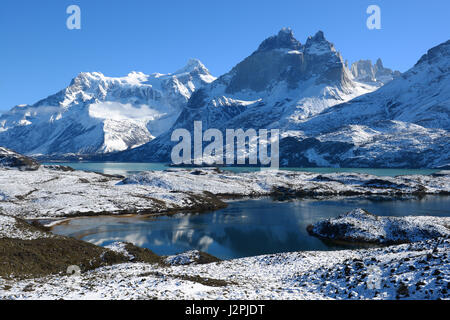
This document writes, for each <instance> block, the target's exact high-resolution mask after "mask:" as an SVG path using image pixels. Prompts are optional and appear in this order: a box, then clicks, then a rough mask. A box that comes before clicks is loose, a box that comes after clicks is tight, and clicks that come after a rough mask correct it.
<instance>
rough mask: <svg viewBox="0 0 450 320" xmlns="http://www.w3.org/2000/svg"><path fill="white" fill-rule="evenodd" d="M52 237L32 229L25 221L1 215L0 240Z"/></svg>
mask: <svg viewBox="0 0 450 320" xmlns="http://www.w3.org/2000/svg"><path fill="white" fill-rule="evenodd" d="M49 237H52V234H50V233H46V232H40V231H39V230H37V229H36V228H31V227H30V226H29V225H28V224H27V223H26V222H25V221H21V220H18V219H17V218H14V217H8V216H3V215H0V239H2V238H9V239H20V240H35V239H42V238H49Z"/></svg>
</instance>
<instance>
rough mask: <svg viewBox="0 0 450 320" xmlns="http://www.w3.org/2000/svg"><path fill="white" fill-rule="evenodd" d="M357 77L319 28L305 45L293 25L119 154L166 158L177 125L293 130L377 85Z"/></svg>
mask: <svg viewBox="0 0 450 320" xmlns="http://www.w3.org/2000/svg"><path fill="white" fill-rule="evenodd" d="M376 88H377V86H375V85H368V84H365V83H361V82H357V81H354V79H353V76H352V74H351V72H350V70H349V69H348V68H347V67H346V65H345V62H344V60H343V59H342V56H341V54H340V53H339V52H338V51H336V49H335V47H334V45H333V44H332V43H330V42H329V41H327V40H326V39H325V36H324V34H323V32H321V31H319V32H317V34H316V35H315V36H313V37H309V38H308V39H307V41H306V43H305V44H304V45H303V44H301V43H300V42H299V41H298V40H297V39H295V37H294V35H293V32H292V30H291V29H288V28H284V29H282V30H281V31H280V32H279V33H278V34H277V35H275V36H272V37H270V38H268V39H266V40H264V41H263V42H262V43H261V45H260V46H259V48H258V49H257V50H256V51H255V52H253V53H252V54H251V55H250V56H249V57H247V58H246V59H244V60H243V61H242V62H240V63H239V64H237V65H236V66H235V67H234V68H233V69H232V70H231V71H230V72H228V73H226V74H224V75H223V76H221V77H219V78H218V79H217V80H216V81H214V82H212V83H211V84H209V85H206V86H205V87H203V88H202V89H200V90H197V91H196V92H195V93H194V94H193V96H192V97H191V98H190V100H189V102H188V104H187V106H186V107H185V108H184V109H183V111H182V113H181V115H180V117H179V118H178V119H177V121H176V122H175V124H174V126H173V127H172V129H171V130H169V131H168V132H167V133H166V134H163V135H161V136H159V137H158V138H157V139H155V140H154V141H152V142H150V143H149V144H146V145H144V146H142V147H140V148H137V149H135V150H130V151H129V152H124V153H122V154H119V155H117V156H114V157H113V158H115V159H120V160H127V161H168V160H169V155H170V151H171V149H172V146H173V143H172V142H171V141H170V135H171V132H172V130H173V129H176V128H184V129H187V130H193V123H194V121H202V123H203V129H205V130H206V129H207V128H216V129H220V130H225V128H229V129H239V128H244V129H245V128H255V129H258V128H268V129H270V128H277V129H281V130H282V131H287V130H295V129H296V127H297V126H298V124H299V123H302V122H304V121H305V120H306V119H309V118H310V117H312V116H314V115H316V114H319V113H320V112H322V111H324V110H327V109H329V108H330V107H331V106H334V105H336V104H340V103H342V102H346V101H349V100H351V99H353V98H355V97H358V96H360V95H362V94H365V93H368V92H371V91H373V90H375V89H376Z"/></svg>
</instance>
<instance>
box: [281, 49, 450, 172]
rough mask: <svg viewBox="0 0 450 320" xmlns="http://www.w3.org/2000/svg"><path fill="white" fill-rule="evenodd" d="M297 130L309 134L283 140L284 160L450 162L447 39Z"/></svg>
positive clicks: (381, 164) (346, 163) (390, 164)
mask: <svg viewBox="0 0 450 320" xmlns="http://www.w3.org/2000/svg"><path fill="white" fill-rule="evenodd" d="M297 130H298V131H299V132H302V133H303V135H306V136H308V137H310V138H309V139H305V140H299V139H293V138H291V139H289V143H286V142H285V144H284V148H285V149H284V151H285V152H284V153H283V155H284V156H285V158H284V161H285V164H286V163H288V164H291V165H294V164H303V165H308V164H310V165H314V164H316V165H323V166H337V165H339V166H346V167H355V166H356V167H361V166H363V167H369V166H370V167H430V168H436V167H449V166H450V132H449V130H450V40H449V41H447V42H444V43H442V44H440V45H438V46H436V47H434V48H432V49H430V50H429V51H428V52H427V53H426V54H425V55H424V56H422V58H421V59H420V60H419V61H418V62H417V64H416V65H415V66H414V67H413V68H411V69H410V70H408V71H407V72H405V73H404V74H402V75H401V76H400V77H398V78H396V79H394V80H393V81H391V82H389V83H388V84H386V85H385V86H383V87H382V88H380V89H378V90H377V91H375V92H373V93H369V94H366V95H363V96H361V97H358V98H356V99H353V100H352V101H350V102H348V103H344V104H340V105H338V106H335V107H333V108H332V109H329V110H326V111H324V112H322V113H321V114H319V115H317V116H315V117H313V118H311V119H309V120H308V121H306V122H304V123H301V124H299V126H298V128H297ZM289 150H291V151H292V150H297V151H298V150H301V152H300V153H299V152H298V153H297V154H294V153H293V152H290V151H289Z"/></svg>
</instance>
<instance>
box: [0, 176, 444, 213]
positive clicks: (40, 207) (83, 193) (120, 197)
mask: <svg viewBox="0 0 450 320" xmlns="http://www.w3.org/2000/svg"><path fill="white" fill-rule="evenodd" d="M370 194H374V195H386V196H398V195H424V194H447V195H448V194H450V175H449V174H448V173H445V172H443V173H442V174H435V175H430V176H424V175H412V176H399V177H376V176H372V175H366V174H356V173H333V174H318V173H308V172H290V171H262V172H253V173H231V172H221V171H217V170H215V169H202V170H185V169H171V170H166V171H162V172H158V171H154V172H145V173H141V174H138V175H134V176H131V177H128V178H123V177H114V176H106V175H101V174H97V173H89V172H82V171H70V170H68V169H67V168H64V167H54V168H53V169H51V167H50V168H49V167H46V168H40V169H39V170H37V171H31V172H22V171H17V170H8V169H1V168H0V211H3V214H5V215H10V216H17V217H26V218H39V217H68V216H79V215H100V214H127V213H148V214H156V213H166V212H173V211H179V210H196V211H202V210H214V209H217V208H221V207H223V206H224V205H225V204H224V203H223V202H222V201H221V200H220V199H219V198H220V196H230V195H232V196H268V195H272V196H275V197H277V198H280V199H284V198H291V197H292V198H294V197H304V196H339V195H344V196H352V195H370Z"/></svg>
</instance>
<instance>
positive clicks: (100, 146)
mask: <svg viewBox="0 0 450 320" xmlns="http://www.w3.org/2000/svg"><path fill="white" fill-rule="evenodd" d="M214 80H215V78H214V77H213V76H211V74H210V73H209V71H208V70H207V69H206V68H205V66H204V65H203V64H202V63H201V62H200V61H198V60H195V59H191V60H190V61H189V62H188V64H187V65H186V66H185V67H184V68H182V69H180V70H178V71H177V72H175V73H173V74H159V73H155V74H151V75H146V74H143V73H141V72H132V73H130V74H128V75H127V76H126V77H122V78H111V77H106V76H104V75H103V74H101V73H98V72H93V73H80V74H79V75H78V76H77V77H76V78H75V79H73V80H72V82H71V83H70V85H69V86H68V87H67V88H65V89H63V90H62V91H60V92H58V93H56V94H54V95H52V96H49V97H48V98H46V99H43V100H41V101H39V102H37V103H36V104H34V105H31V106H29V105H19V106H16V107H14V108H13V109H12V110H11V111H9V112H8V113H5V114H3V115H2V116H1V117H0V145H2V146H5V147H8V148H12V149H14V150H17V151H18V152H21V153H26V154H67V153H75V154H92V153H105V152H113V151H121V150H126V149H129V148H134V147H137V146H139V145H142V144H144V143H146V142H148V141H150V140H151V139H153V138H154V137H155V136H158V135H159V134H161V133H162V132H164V131H165V130H167V129H168V128H170V127H171V125H172V124H173V123H174V121H175V120H176V119H177V117H178V116H179V114H180V112H181V110H182V107H183V106H184V104H186V102H187V101H188V99H189V98H190V96H191V94H192V92H194V91H195V90H196V89H198V88H200V87H202V86H204V85H205V84H207V83H210V82H212V81H214Z"/></svg>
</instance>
